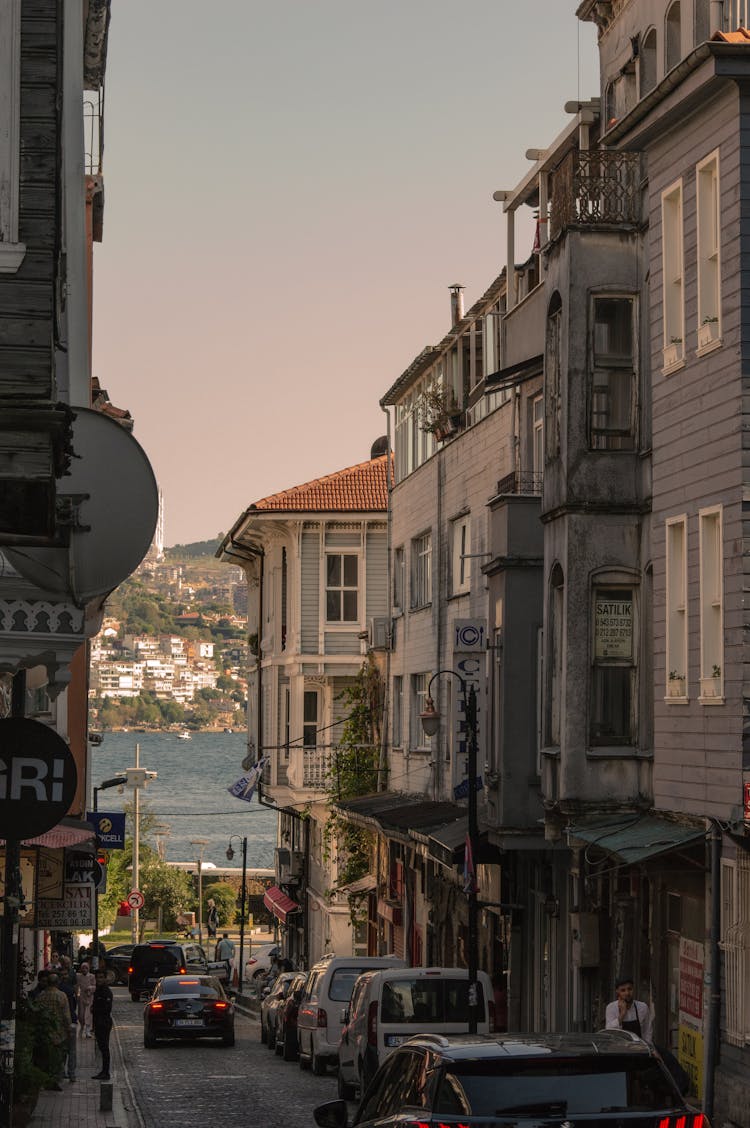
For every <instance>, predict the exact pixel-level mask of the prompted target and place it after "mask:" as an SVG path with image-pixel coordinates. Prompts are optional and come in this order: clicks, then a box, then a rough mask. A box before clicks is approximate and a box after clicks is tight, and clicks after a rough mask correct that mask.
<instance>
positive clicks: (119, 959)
mask: <svg viewBox="0 0 750 1128" xmlns="http://www.w3.org/2000/svg"><path fill="white" fill-rule="evenodd" d="M134 947H135V945H134V944H117V945H115V947H114V948H110V949H109V951H108V952H107V953H106V954H105V956H104V967H105V969H106V970H107V971H111V972H112V976H113V979H114V982H115V983H125V984H126V983H127V981H128V969H129V967H130V957H131V955H132V953H133V948H134Z"/></svg>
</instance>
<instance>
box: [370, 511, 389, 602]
mask: <svg viewBox="0 0 750 1128" xmlns="http://www.w3.org/2000/svg"><path fill="white" fill-rule="evenodd" d="M365 544H366V556H365V583H366V589H365V615H366V616H367V618H368V619H372V618H374V617H376V616H380V615H387V614H388V541H387V538H386V532H385V529H383V530H382V531H381V532H376V531H375V530H371V531H369V532H368V533H367V538H366V541H365Z"/></svg>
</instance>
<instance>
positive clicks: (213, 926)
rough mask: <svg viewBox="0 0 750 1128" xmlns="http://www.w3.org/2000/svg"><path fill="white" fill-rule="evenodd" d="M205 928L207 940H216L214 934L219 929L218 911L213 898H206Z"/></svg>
mask: <svg viewBox="0 0 750 1128" xmlns="http://www.w3.org/2000/svg"><path fill="white" fill-rule="evenodd" d="M206 927H207V928H208V938H209V940H215V939H216V932H217V930H218V927H219V910H218V909H217V908H216V901H214V899H213V897H209V898H208V912H207V913H206Z"/></svg>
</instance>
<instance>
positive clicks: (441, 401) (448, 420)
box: [416, 384, 461, 442]
mask: <svg viewBox="0 0 750 1128" xmlns="http://www.w3.org/2000/svg"><path fill="white" fill-rule="evenodd" d="M416 409H417V414H418V416H419V426H420V427H421V429H422V430H423V431H425V432H427V434H431V435H434V436H435V438H436V439H437V441H438V442H445V440H446V439H449V438H451V436H452V435H455V434H456V433H457V431H458V429H459V425H460V421H461V409H460V408H459V405H458V403H457V401H456V397H455V395H454V393H453V389H452V388H450V389H449V388H442V387H441V386H440V385H439V384H430V385H429V387H427V388H425V389H424V390H423V391H422V392H421V393H420V395H419V397H418V399H417V405H416Z"/></svg>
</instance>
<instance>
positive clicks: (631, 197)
mask: <svg viewBox="0 0 750 1128" xmlns="http://www.w3.org/2000/svg"><path fill="white" fill-rule="evenodd" d="M640 184H641V163H640V154H639V153H621V152H617V151H616V150H607V149H589V150H574V151H573V152H570V153H568V154H567V156H566V157H565V158H564V159H563V160H562V161H561V163H560V164H559V165H558V166H557V168H556V169H555V170H554V171H553V172H552V173H551V174H550V190H551V193H550V194H551V203H550V231H549V237H550V239H555V238H557V237H558V236H559V235H562V234H563V232H564V231H566V230H567V229H568V228H569V227H602V226H613V225H615V226H617V225H622V224H628V225H631V226H632V225H635V224H637V223H638V222H639V221H640V215H641V200H640V191H641V190H640Z"/></svg>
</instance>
